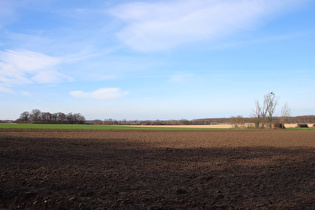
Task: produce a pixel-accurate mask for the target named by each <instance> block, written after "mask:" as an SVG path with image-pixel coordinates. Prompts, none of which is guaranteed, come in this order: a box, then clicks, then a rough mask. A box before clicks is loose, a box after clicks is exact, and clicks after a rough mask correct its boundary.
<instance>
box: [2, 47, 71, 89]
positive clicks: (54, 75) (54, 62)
mask: <svg viewBox="0 0 315 210" xmlns="http://www.w3.org/2000/svg"><path fill="white" fill-rule="evenodd" d="M60 62H61V58H57V57H52V56H49V55H45V54H42V53H38V52H33V51H28V50H16V51H14V50H7V51H0V87H1V88H0V91H1V90H3V92H8V90H10V87H12V86H15V85H21V84H31V83H56V82H60V81H62V80H64V79H67V80H71V78H70V77H68V76H66V75H63V74H61V73H59V72H58V71H57V67H58V65H59V64H60Z"/></svg>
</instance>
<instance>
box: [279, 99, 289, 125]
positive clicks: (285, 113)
mask: <svg viewBox="0 0 315 210" xmlns="http://www.w3.org/2000/svg"><path fill="white" fill-rule="evenodd" d="M290 114H291V109H290V107H289V105H288V103H287V102H286V103H285V104H284V105H283V107H282V109H281V123H283V124H284V123H286V121H287V118H288V117H290Z"/></svg>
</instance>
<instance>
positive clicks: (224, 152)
mask: <svg viewBox="0 0 315 210" xmlns="http://www.w3.org/2000/svg"><path fill="white" fill-rule="evenodd" d="M229 207H231V208H249V209H253V208H254V209H257V208H259V209H261V208H263V209H264V208H296V209H314V208H315V131H312V130H244V131H132V130H124V131H109V130H104V131H95V130H93V131H86V130H84V131H83V130H34V129H32V130H31V129H30V130H26V129H25V130H22V129H21V130H18V129H0V209H187V208H189V209H191V208H193V209H209V208H229Z"/></svg>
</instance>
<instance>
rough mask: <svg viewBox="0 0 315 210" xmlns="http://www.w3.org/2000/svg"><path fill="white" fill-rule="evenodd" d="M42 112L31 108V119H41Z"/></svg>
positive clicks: (34, 120)
mask: <svg viewBox="0 0 315 210" xmlns="http://www.w3.org/2000/svg"><path fill="white" fill-rule="evenodd" d="M41 115H42V112H41V111H40V110H39V109H33V110H32V114H31V120H32V121H33V123H36V122H40V121H41Z"/></svg>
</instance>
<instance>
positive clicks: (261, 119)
mask: <svg viewBox="0 0 315 210" xmlns="http://www.w3.org/2000/svg"><path fill="white" fill-rule="evenodd" d="M255 104H256V109H255V111H254V115H255V117H257V120H256V127H259V125H260V124H261V127H262V128H264V127H265V124H268V125H269V127H270V128H271V127H272V121H273V115H274V112H275V109H276V107H277V105H278V98H276V96H275V94H274V93H273V92H270V93H268V94H266V95H265V96H264V102H263V104H262V105H260V103H259V101H255Z"/></svg>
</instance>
